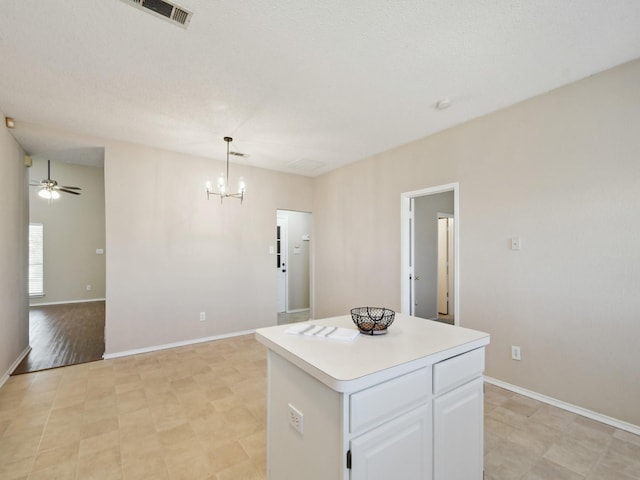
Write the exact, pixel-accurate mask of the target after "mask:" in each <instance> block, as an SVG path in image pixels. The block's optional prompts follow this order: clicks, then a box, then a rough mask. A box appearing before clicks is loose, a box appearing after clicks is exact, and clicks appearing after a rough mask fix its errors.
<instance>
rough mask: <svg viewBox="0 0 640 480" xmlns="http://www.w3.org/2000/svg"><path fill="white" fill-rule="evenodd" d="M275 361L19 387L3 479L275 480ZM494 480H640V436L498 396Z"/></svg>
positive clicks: (236, 348) (207, 351)
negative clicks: (270, 388) (271, 401)
mask: <svg viewBox="0 0 640 480" xmlns="http://www.w3.org/2000/svg"><path fill="white" fill-rule="evenodd" d="M265 393H266V352H265V349H264V347H262V346H261V345H260V344H258V343H257V342H256V341H255V340H254V339H253V336H243V337H236V338H232V339H226V340H219V341H215V342H208V343H202V344H197V345H191V346H186V347H181V348H175V349H171V350H163V351H159V352H154V353H148V354H143V355H136V356H130V357H124V358H119V359H113V360H106V361H100V362H93V363H87V364H82V365H74V366H71V367H64V368H59V369H54V370H46V371H42V372H36V373H29V374H25V375H18V376H14V377H11V378H10V379H9V380H8V382H7V383H6V384H5V385H4V386H3V387H2V388H1V389H0V478H1V479H2V480H36V479H37V480H40V479H79V480H85V479H113V480H121V479H126V480H129V479H136V480H138V479H142V480H144V479H159V480H162V479H188V480H199V479H202V480H264V479H265V478H266V474H265V452H266V445H265V438H266V419H265V415H266V404H265V400H266V397H265ZM485 398H486V415H485V420H486V435H485V438H486V440H485V470H486V479H487V480H496V479H501V480H508V479H522V480H537V479H545V480H563V479H571V480H573V479H588V480H594V479H598V480H609V479H611V480H628V479H640V437H637V436H635V435H632V434H629V433H626V432H623V431H620V430H616V429H614V428H611V427H608V426H605V425H602V424H599V423H596V422H593V421H590V420H587V419H585V418H584V417H580V416H577V415H574V414H571V413H568V412H565V411H563V410H559V409H557V408H554V407H550V406H547V405H544V404H541V403H539V402H536V401H534V400H531V399H528V398H526V397H522V396H520V395H517V394H513V393H511V392H508V391H506V390H502V389H500V388H497V387H495V386H492V385H487V389H486V395H485Z"/></svg>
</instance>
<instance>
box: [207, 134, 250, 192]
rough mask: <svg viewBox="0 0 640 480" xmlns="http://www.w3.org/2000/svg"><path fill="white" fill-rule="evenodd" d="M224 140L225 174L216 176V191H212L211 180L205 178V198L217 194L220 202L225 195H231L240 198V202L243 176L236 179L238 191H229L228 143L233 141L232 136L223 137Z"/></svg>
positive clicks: (243, 186)
mask: <svg viewBox="0 0 640 480" xmlns="http://www.w3.org/2000/svg"><path fill="white" fill-rule="evenodd" d="M224 141H225V142H227V175H226V176H225V175H224V173H221V174H220V176H219V177H218V182H217V185H216V187H217V189H218V191H217V192H216V191H214V190H213V186H212V185H211V181H209V180H207V183H206V185H205V186H206V189H207V200H209V197H210V196H211V195H217V196H219V197H220V203H222V201H223V200H224V199H225V198H227V197H233V198H239V199H240V203H242V200H243V199H244V191H245V189H246V184H245V183H244V178H242V177H240V178H239V179H238V191H237V193H229V192H228V188H229V144H230V143H231V142H233V138H231V137H224Z"/></svg>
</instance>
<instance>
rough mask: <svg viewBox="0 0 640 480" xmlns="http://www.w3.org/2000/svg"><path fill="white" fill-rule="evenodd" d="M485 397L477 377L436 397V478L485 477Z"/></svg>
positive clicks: (476, 479)
mask: <svg viewBox="0 0 640 480" xmlns="http://www.w3.org/2000/svg"><path fill="white" fill-rule="evenodd" d="M482 397H483V381H482V378H477V379H476V380H472V381H471V382H469V383H466V384H464V385H462V386H460V387H458V388H456V389H454V390H452V391H450V392H449V393H446V394H444V395H442V396H440V397H437V398H435V399H434V401H433V430H434V434H433V436H434V440H433V467H434V470H433V471H434V475H433V477H434V480H481V479H482V466H483V438H482V437H483V418H482V413H483V403H482Z"/></svg>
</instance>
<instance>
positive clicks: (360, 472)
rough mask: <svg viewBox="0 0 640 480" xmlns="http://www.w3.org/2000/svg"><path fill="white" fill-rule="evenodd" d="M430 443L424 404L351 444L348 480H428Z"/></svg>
mask: <svg viewBox="0 0 640 480" xmlns="http://www.w3.org/2000/svg"><path fill="white" fill-rule="evenodd" d="M431 444H432V442H431V405H425V406H422V407H418V408H416V409H415V410H412V411H411V412H409V413H406V414H404V415H402V416H400V417H398V418H396V419H395V420H391V421H390V422H387V423H385V424H384V425H381V426H380V427H378V428H375V429H373V430H371V431H370V432H368V433H365V434H364V435H361V436H359V437H357V438H355V439H353V440H352V441H351V480H391V479H398V480H400V479H402V480H431V478H432V477H431V471H432V470H431V467H432V465H431ZM442 478H445V477H442Z"/></svg>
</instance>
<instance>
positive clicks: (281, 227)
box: [276, 215, 289, 313]
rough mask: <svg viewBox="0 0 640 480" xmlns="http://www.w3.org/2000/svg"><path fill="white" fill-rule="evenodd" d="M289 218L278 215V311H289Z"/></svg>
mask: <svg viewBox="0 0 640 480" xmlns="http://www.w3.org/2000/svg"><path fill="white" fill-rule="evenodd" d="M288 225H289V219H288V218H287V217H285V216H283V215H278V216H277V223H276V275H277V276H278V313H282V312H286V311H287V229H288Z"/></svg>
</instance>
